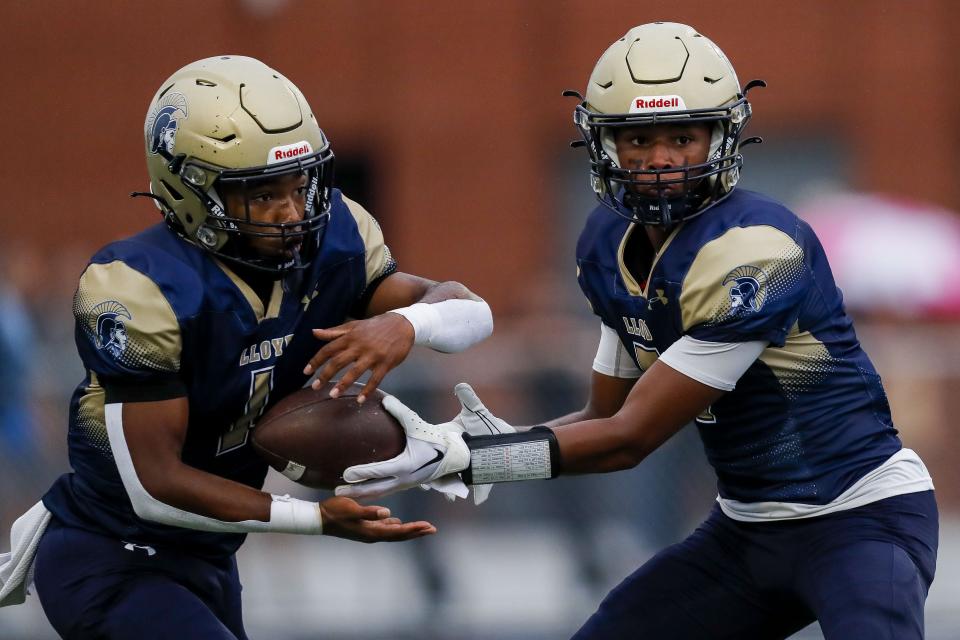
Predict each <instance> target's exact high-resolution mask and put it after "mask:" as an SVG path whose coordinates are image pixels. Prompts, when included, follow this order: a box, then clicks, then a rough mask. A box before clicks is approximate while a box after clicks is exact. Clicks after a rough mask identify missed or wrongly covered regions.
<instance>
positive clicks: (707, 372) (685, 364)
mask: <svg viewBox="0 0 960 640" xmlns="http://www.w3.org/2000/svg"><path fill="white" fill-rule="evenodd" d="M768 344H769V343H768V342H767V341H766V340H752V341H750V342H704V341H703V340H697V339H696V338H691V337H690V336H683V337H682V338H680V339H679V340H677V341H676V342H674V343H673V344H672V345H670V348H669V349H667V350H666V351H664V352H663V353H662V354H660V362H662V363H664V364H665V365H668V366H669V367H670V368H671V369H676V370H677V371H679V372H680V373H682V374H683V375H685V376H687V377H688V378H693V379H694V380H696V381H697V382H702V383H703V384H705V385H707V386H708V387H713V388H714V389H720V390H721V391H733V388H734V387H735V386H736V385H737V380H739V379H740V376H742V375H743V374H744V373H746V371H747V369H749V368H750V365H752V364H753V363H754V362H755V361H756V359H757V358H759V357H760V354H761V353H763V350H764V349H766V348H767V345H768Z"/></svg>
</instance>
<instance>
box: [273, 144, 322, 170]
mask: <svg viewBox="0 0 960 640" xmlns="http://www.w3.org/2000/svg"><path fill="white" fill-rule="evenodd" d="M311 153H313V147H311V146H310V143H309V142H307V141H306V140H303V141H301V142H294V143H293V144H285V145H281V146H279V147H274V148H273V149H270V151H268V152H267V164H276V163H278V162H285V161H287V160H293V159H294V158H299V157H300V156H306V155H310V154H311Z"/></svg>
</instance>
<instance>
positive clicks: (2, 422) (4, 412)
mask: <svg viewBox="0 0 960 640" xmlns="http://www.w3.org/2000/svg"><path fill="white" fill-rule="evenodd" d="M35 345H36V341H35V338H34V335H33V330H32V327H31V323H30V318H29V316H28V315H27V312H26V309H25V308H24V306H23V303H22V302H21V300H20V296H19V295H18V294H17V292H16V290H14V289H12V288H10V287H8V286H4V285H0V362H2V363H3V366H2V367H0V389H2V390H3V391H2V392H0V442H2V443H3V449H4V450H6V451H7V452H9V453H10V454H11V457H12V458H13V459H14V460H21V461H22V460H24V459H26V458H32V457H33V454H34V453H35V451H36V446H35V443H36V439H35V437H34V435H35V434H34V428H33V420H32V419H31V412H30V387H31V384H30V382H31V371H32V366H33V360H32V359H31V354H32V353H33V351H34V348H33V347H34V346H35Z"/></svg>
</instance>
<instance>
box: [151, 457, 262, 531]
mask: <svg viewBox="0 0 960 640" xmlns="http://www.w3.org/2000/svg"><path fill="white" fill-rule="evenodd" d="M159 475H160V477H156V478H150V479H146V478H145V479H144V489H146V490H147V492H148V493H150V495H151V496H153V497H154V498H155V499H156V500H158V501H159V502H161V503H163V504H167V505H169V506H171V507H174V508H176V509H182V510H183V511H187V512H190V513H195V514H197V515H199V516H203V517H207V518H213V519H215V520H220V521H223V522H241V521H244V520H259V521H262V522H267V521H269V520H270V504H271V502H272V500H273V498H272V497H271V495H270V494H269V493H264V492H263V491H258V490H257V489H254V488H252V487H248V486H246V485H244V484H240V483H239V482H234V481H232V480H228V479H226V478H221V477H220V476H216V475H214V474H212V473H207V472H204V471H200V470H199V469H195V468H194V467H191V466H189V465H186V464H184V463H182V462H180V461H179V460H178V461H176V462H175V463H173V464H171V465H169V466H168V468H167V469H165V470H164V472H163V473H162V474H159Z"/></svg>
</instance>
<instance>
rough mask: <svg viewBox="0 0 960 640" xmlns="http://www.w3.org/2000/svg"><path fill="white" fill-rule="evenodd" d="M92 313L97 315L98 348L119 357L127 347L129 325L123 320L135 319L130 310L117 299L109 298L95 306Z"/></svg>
mask: <svg viewBox="0 0 960 640" xmlns="http://www.w3.org/2000/svg"><path fill="white" fill-rule="evenodd" d="M91 314H96V315H97V349H101V350H106V352H107V353H109V354H110V355H111V356H113V357H114V358H119V357H120V354H122V353H123V352H124V350H125V349H126V348H127V327H126V325H124V323H123V320H124V318H126V319H127V320H132V319H133V318H132V317H131V316H130V312H129V311H127V308H126V307H124V306H123V305H122V304H120V303H119V302H117V301H116V300H107V301H106V302H101V303H100V304H98V305H97V306H95V307H94V308H93V310H92V311H91Z"/></svg>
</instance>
